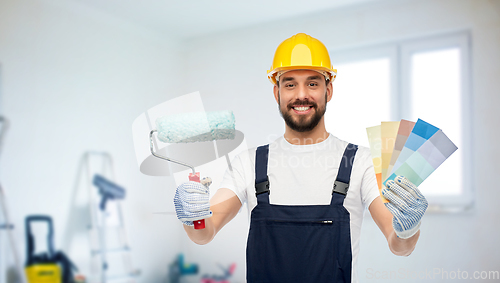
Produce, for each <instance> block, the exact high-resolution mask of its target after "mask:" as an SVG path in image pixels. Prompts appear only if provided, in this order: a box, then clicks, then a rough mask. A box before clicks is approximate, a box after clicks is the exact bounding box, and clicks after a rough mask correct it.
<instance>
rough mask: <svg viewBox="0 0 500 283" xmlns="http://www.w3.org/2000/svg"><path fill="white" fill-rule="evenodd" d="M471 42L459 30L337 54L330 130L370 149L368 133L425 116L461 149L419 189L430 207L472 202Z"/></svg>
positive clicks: (450, 207)
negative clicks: (390, 123)
mask: <svg viewBox="0 0 500 283" xmlns="http://www.w3.org/2000/svg"><path fill="white" fill-rule="evenodd" d="M469 42H470V40H469V34H468V33H467V32H460V33H453V34H447V35H442V36H432V37H427V38H419V39H412V40H401V41H397V42H390V43H386V44H379V45H376V46H366V47H359V48H350V49H349V50H337V51H335V50H331V51H330V53H331V55H332V62H333V64H334V67H336V68H337V69H338V75H337V80H336V81H335V83H334V84H333V99H332V101H331V102H330V103H329V105H328V108H327V113H326V116H325V119H326V126H327V130H328V131H329V132H331V133H334V134H335V135H336V136H338V137H339V138H341V139H344V140H347V141H350V142H354V143H357V144H360V145H363V146H368V140H367V137H366V133H365V131H364V129H365V128H367V127H371V126H375V125H377V124H380V122H381V121H398V120H400V119H407V120H412V121H416V120H417V119H418V118H420V119H423V120H425V121H427V122H429V123H431V124H433V125H435V126H437V127H439V128H441V129H442V130H443V132H444V133H445V134H446V135H447V136H448V137H449V138H450V139H451V140H452V141H453V142H454V143H455V144H456V145H457V146H458V150H457V151H456V152H455V153H454V154H453V155H452V156H451V157H450V158H449V160H447V161H445V162H444V163H443V164H442V165H441V166H440V167H439V168H438V169H437V170H436V171H435V172H434V173H432V174H431V175H430V176H429V177H428V178H427V179H426V180H425V181H424V183H422V184H421V185H420V186H419V188H420V189H421V190H422V192H423V193H424V194H425V196H426V198H427V199H428V200H429V204H430V210H433V209H435V210H455V209H464V208H466V207H468V206H469V205H470V204H472V202H473V199H472V184H471V180H470V176H471V174H470V172H471V170H472V168H473V167H472V164H471V141H470V137H471V136H472V135H471V125H472V122H471V118H472V115H471V103H470V100H471V91H470V62H469V60H470V59H469V58H470V50H469ZM346 120H348V121H349V122H348V123H345V121H346ZM353 129H356V130H353ZM358 129H359V130H358ZM465 172H469V173H468V174H465Z"/></svg>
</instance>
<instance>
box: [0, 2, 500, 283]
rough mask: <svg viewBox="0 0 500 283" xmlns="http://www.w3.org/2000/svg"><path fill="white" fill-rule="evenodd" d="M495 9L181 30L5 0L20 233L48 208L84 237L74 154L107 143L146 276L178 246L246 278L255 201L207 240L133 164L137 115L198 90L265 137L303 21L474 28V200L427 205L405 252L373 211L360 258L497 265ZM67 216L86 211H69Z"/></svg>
mask: <svg viewBox="0 0 500 283" xmlns="http://www.w3.org/2000/svg"><path fill="white" fill-rule="evenodd" d="M499 14H500V5H499V2H498V1H488V0H439V1H435V0H423V1H422V0H421V1H416V0H415V1H413V0H406V1H387V2H382V4H370V5H365V6H356V7H351V8H345V9H342V10H338V11H325V12H324V13H321V14H316V15H310V16H307V17H300V18H297V19H293V20H288V21H285V20H283V21H279V22H275V23H267V24H265V25H261V26H257V27H251V28H245V29H238V30H234V31H230V32H223V33H219V34H215V35H207V36H204V37H199V38H195V39H191V40H188V41H184V42H180V41H178V40H176V39H172V38H166V37H165V36H159V35H156V34H154V33H153V32H151V31H146V30H142V29H140V28H138V27H136V26H134V25H131V24H128V23H126V22H123V21H121V20H118V19H116V18H113V17H111V16H109V15H106V14H102V13H99V12H98V11H94V10H90V9H87V8H85V7H83V6H82V7H80V6H68V5H66V4H61V3H60V2H54V1H43V0H17V1H15V0H3V1H1V2H0V64H1V65H0V68H1V76H2V82H1V83H2V84H1V89H0V91H1V99H2V100H1V104H0V105H1V111H2V114H4V115H5V116H7V117H8V118H9V119H10V121H11V128H10V130H9V132H8V134H7V139H6V140H5V145H4V148H3V150H2V155H1V163H0V168H1V171H0V178H1V179H0V180H1V183H2V185H3V186H4V187H5V188H6V190H7V192H8V196H9V199H8V200H9V204H10V207H11V214H12V216H13V218H14V222H15V224H16V230H15V234H16V236H17V239H18V246H19V249H21V248H22V247H23V246H24V229H23V227H22V225H23V219H24V216H25V215H27V214H33V213H45V214H50V215H52V216H53V217H54V221H55V224H56V240H57V241H56V246H57V247H59V248H62V247H63V246H64V248H67V247H65V246H66V241H65V240H64V237H65V236H66V235H67V234H70V236H71V234H72V233H73V234H78V235H79V236H78V235H76V236H75V237H76V238H78V237H80V238H81V237H82V233H84V232H82V231H83V230H84V227H83V226H84V223H85V221H82V219H84V217H83V218H82V216H81V215H82V214H79V213H78V211H80V210H81V208H82V207H81V205H82V203H79V204H78V205H77V206H76V207H71V200H72V190H73V187H74V183H75V179H76V174H77V165H78V161H79V158H80V157H81V154H82V153H83V152H84V151H86V150H90V149H92V150H105V151H109V152H110V153H111V154H112V155H113V157H114V158H115V164H116V174H117V179H118V182H119V183H120V184H122V185H124V187H126V188H127V189H128V191H127V193H128V199H127V201H126V202H125V214H126V216H127V220H128V227H129V230H130V236H131V240H132V247H133V248H134V256H135V262H136V265H137V266H138V267H140V268H141V269H142V270H143V276H142V277H141V278H142V279H141V282H165V276H166V274H167V265H168V263H169V262H171V261H172V259H173V257H174V255H175V254H177V253H178V252H185V253H186V259H187V261H188V262H197V263H199V264H200V267H201V268H202V272H203V273H220V271H219V270H218V269H217V267H216V265H215V264H216V263H220V264H222V265H227V264H229V263H230V262H232V261H236V262H237V264H238V267H237V274H236V276H235V278H234V279H235V280H234V282H244V278H245V275H244V266H245V263H244V258H245V255H244V250H245V244H246V233H247V223H246V222H245V221H246V218H247V215H246V214H245V213H244V212H243V213H242V214H240V215H239V216H238V218H237V220H236V221H235V222H233V223H230V224H229V225H228V226H227V227H225V228H224V229H223V230H222V231H221V233H220V234H219V235H218V237H217V239H216V240H215V241H214V242H213V243H211V244H209V245H207V246H203V247H200V246H196V245H194V244H192V243H190V242H189V240H188V239H187V238H186V237H185V236H184V235H183V232H182V231H181V229H180V227H179V226H180V225H179V224H178V222H177V220H176V219H175V217H171V216H165V215H163V216H162V215H154V214H153V213H152V212H155V211H173V205H172V201H171V199H172V196H173V190H172V189H168V188H169V187H172V186H173V180H172V179H171V178H155V177H148V176H144V175H142V174H141V173H140V172H139V171H138V170H137V165H136V160H135V156H134V152H133V145H132V138H131V123H132V121H133V120H134V118H135V117H136V116H137V115H139V114H140V113H141V112H143V111H144V110H146V109H148V108H150V107H152V106H154V105H156V104H158V103H160V102H163V101H166V100H167V99H169V98H173V97H175V96H178V95H182V94H186V93H189V92H192V91H196V90H199V91H200V92H201V94H202V98H203V101H204V105H205V108H206V109H207V110H209V111H210V110H222V109H232V110H233V111H234V113H235V115H236V120H237V121H236V124H237V128H238V129H239V130H241V131H242V132H243V133H244V134H245V137H246V141H247V143H248V145H249V146H257V145H259V144H263V143H267V142H270V141H271V140H273V139H274V138H276V137H277V135H280V134H282V133H283V128H284V127H283V122H282V120H281V118H280V116H279V114H278V111H277V106H276V104H275V101H274V98H273V96H272V94H271V90H272V85H271V84H270V83H269V82H268V81H267V79H266V70H267V68H269V66H270V63H271V60H272V56H273V54H274V50H275V48H276V47H277V46H278V44H279V43H280V42H281V41H282V40H283V39H285V38H288V37H289V36H291V35H293V34H295V33H297V32H306V33H309V34H311V35H312V36H314V37H317V38H319V39H321V40H322V41H323V42H324V43H325V44H326V45H327V47H328V48H329V49H330V50H335V49H341V48H344V47H349V46H357V45H366V44H370V43H378V42H383V41H388V40H392V39H399V38H406V37H413V36H422V35H427V34H435V33H440V32H446V31H450V30H457V29H469V30H470V31H471V33H472V40H473V42H472V50H473V54H472V56H473V94H474V99H473V102H474V105H473V109H474V121H473V125H474V136H475V139H474V141H475V145H476V148H475V149H474V162H475V164H476V167H475V171H474V172H473V174H474V179H475V180H476V183H475V184H476V187H475V188H474V189H475V191H476V207H475V209H474V211H472V212H469V213H467V214H460V215H426V217H425V219H424V223H423V226H422V236H421V239H420V242H419V244H418V245H417V249H416V251H415V252H414V253H413V255H412V256H410V257H408V258H400V257H396V256H393V255H392V254H390V252H389V250H388V248H387V245H386V242H385V239H384V238H383V236H382V233H381V232H380V231H379V230H378V228H377V227H376V226H375V224H374V223H373V221H372V220H371V219H369V218H368V219H366V221H365V224H364V227H363V236H362V240H361V245H362V251H361V253H360V260H359V272H360V278H361V279H362V280H363V281H364V282H377V280H369V279H368V278H367V275H369V274H368V273H367V269H368V268H372V270H374V271H397V270H399V268H404V269H405V270H411V271H415V272H425V270H426V269H427V270H432V269H434V268H444V269H446V270H448V271H457V269H460V270H467V271H469V272H470V273H472V272H473V271H476V270H477V271H482V270H486V271H488V270H498V266H500V260H499V259H498V256H496V255H497V254H499V252H500V245H498V243H497V242H496V239H497V238H499V234H500V231H499V228H498V227H497V226H496V225H495V224H496V220H497V219H498V217H499V216H500V215H499V214H500V211H499V209H498V206H497V205H496V200H497V199H498V198H499V197H500V192H499V191H498V190H496V189H495V187H494V186H493V185H494V184H495V182H494V179H493V178H494V176H495V173H497V172H499V170H500V168H499V165H498V163H497V162H496V160H497V159H498V158H500V152H499V151H498V149H497V148H496V147H494V146H491V145H492V144H493V142H494V141H495V140H496V139H498V138H500V137H499V134H498V133H497V132H495V131H492V130H490V128H492V127H494V126H495V124H496V122H498V121H499V118H500V117H499V114H498V111H496V108H497V106H498V105H499V102H500V101H499V100H500V96H499V95H497V92H498V89H500V83H499V80H498V77H500V67H499V66H500V55H499V53H498V47H499V46H500V15H499ZM183 71H184V72H183ZM334 134H335V133H334ZM73 216H74V217H75V218H76V219H78V221H74V222H71V220H72V219H70V217H73ZM75 222H76V223H77V224H74V223H75ZM75 241H79V240H78V239H77V240H75ZM82 241H83V240H82ZM68 245H69V246H70V247H69V248H68V249H69V250H71V254H70V255H75V257H77V258H78V259H79V260H83V256H82V251H83V249H84V247H83V246H79V245H77V244H75V242H71V243H70V244H68ZM75 245H76V246H77V247H76V248H75ZM23 258H24V257H23ZM77 263H79V262H77ZM191 280H192V282H196V281H195V280H194V279H193V278H191ZM392 281H393V282H397V281H398V280H392ZM410 281H411V280H410ZM413 281H418V282H421V281H426V280H413ZM384 282H386V281H385V280H384Z"/></svg>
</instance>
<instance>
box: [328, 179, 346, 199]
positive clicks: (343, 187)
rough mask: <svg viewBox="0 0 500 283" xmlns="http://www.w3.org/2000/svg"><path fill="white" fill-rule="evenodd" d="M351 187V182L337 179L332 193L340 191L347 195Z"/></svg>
mask: <svg viewBox="0 0 500 283" xmlns="http://www.w3.org/2000/svg"><path fill="white" fill-rule="evenodd" d="M348 189H349V183H344V182H341V181H335V182H334V183H333V190H332V195H333V193H338V194H342V195H344V196H345V195H347V190H348Z"/></svg>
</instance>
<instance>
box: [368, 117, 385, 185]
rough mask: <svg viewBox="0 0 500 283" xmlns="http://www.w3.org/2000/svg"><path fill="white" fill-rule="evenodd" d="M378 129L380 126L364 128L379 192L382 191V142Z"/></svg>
mask: <svg viewBox="0 0 500 283" xmlns="http://www.w3.org/2000/svg"><path fill="white" fill-rule="evenodd" d="M380 128H381V127H380V125H378V126H374V127H370V128H366V134H367V135H368V143H369V144H370V153H371V156H372V162H373V169H375V176H376V178H377V184H378V189H379V191H381V190H382V151H381V149H382V140H381V130H380Z"/></svg>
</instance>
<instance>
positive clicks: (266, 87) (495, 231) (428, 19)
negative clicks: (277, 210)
mask: <svg viewBox="0 0 500 283" xmlns="http://www.w3.org/2000/svg"><path fill="white" fill-rule="evenodd" d="M463 29H465V30H470V31H471V33H472V50H473V51H472V57H473V70H472V74H473V96H474V97H473V103H474V105H473V110H474V115H473V116H474V120H473V128H474V142H475V145H476V148H475V149H474V153H473V156H474V164H475V165H476V166H475V171H474V172H473V174H474V177H473V179H474V180H475V187H474V190H475V192H476V202H475V203H476V207H475V209H474V210H473V211H471V212H468V213H465V214H459V215H432V214H429V215H426V217H425V219H424V222H423V224H422V236H421V239H420V241H419V243H418V245H417V248H416V250H415V251H414V253H413V254H412V255H411V256H410V257H408V258H401V257H396V256H394V255H392V254H391V253H390V251H389V249H388V248H387V244H386V241H385V238H384V237H383V234H382V233H381V232H380V230H379V229H378V228H377V227H376V225H375V224H374V222H373V220H371V219H370V218H369V217H368V218H367V219H366V220H365V223H364V227H363V236H362V240H361V245H362V248H361V249H362V251H361V253H360V259H359V276H360V279H361V280H362V282H363V281H364V282H378V280H374V279H370V277H371V276H372V275H373V274H374V272H375V271H379V272H384V271H387V272H390V271H395V272H398V271H399V270H400V268H403V270H406V271H411V272H417V273H419V275H420V273H422V272H425V271H426V270H428V271H431V272H434V268H444V270H445V271H449V272H457V271H458V269H460V270H461V271H464V270H465V271H468V272H469V274H470V275H471V276H472V275H473V272H474V271H490V270H496V271H498V266H500V259H499V258H498V256H497V255H498V254H499V252H500V245H499V244H498V242H497V240H496V239H498V238H499V236H500V229H499V228H498V226H497V225H496V224H495V223H496V221H497V220H496V219H498V217H499V216H500V210H499V209H498V205H496V202H497V201H496V200H497V199H499V197H500V192H499V190H497V189H496V188H495V184H496V182H495V181H494V176H495V174H496V173H497V172H499V171H500V168H499V165H498V162H497V160H498V158H500V152H499V151H498V148H497V147H495V146H494V141H495V140H497V139H498V138H500V136H499V134H498V132H497V131H493V130H492V128H493V127H495V125H496V124H497V123H498V121H500V116H499V114H498V111H496V108H497V107H498V105H500V96H499V95H498V89H500V80H498V77H499V75H500V67H499V66H500V55H499V52H498V50H499V46H500V2H499V1H486V0H440V1H388V2H383V3H378V4H370V5H365V6H356V7H351V8H346V9H342V10H338V11H329V12H324V13H322V14H317V15H311V16H308V17H300V18H297V19H294V20H288V21H280V22H275V23H267V24H265V25H262V26H258V27H252V28H247V29H238V30H234V31H231V32H224V33H220V34H216V35H207V36H205V37H203V38H195V39H193V40H191V41H189V42H187V46H188V47H189V50H188V73H193V74H200V73H201V74H203V75H200V76H196V78H195V79H194V80H193V81H192V83H191V84H190V87H191V89H192V90H200V91H201V92H202V94H205V95H206V96H207V98H206V99H205V104H206V105H208V106H209V107H213V108H218V109H232V110H233V111H234V113H235V116H236V120H237V127H238V128H240V129H241V130H242V131H243V132H244V133H245V135H246V139H247V142H248V144H249V146H251V147H253V146H257V145H260V144H264V143H267V142H269V141H270V140H272V139H274V138H275V137H276V135H279V134H282V133H283V122H282V119H281V118H280V117H279V114H278V111H277V106H276V104H275V101H274V98H273V96H272V92H271V90H272V85H271V84H270V83H269V82H268V81H267V79H266V70H267V68H269V66H270V64H271V61H272V57H273V55H274V50H275V48H276V47H277V46H278V44H279V43H280V42H281V41H282V40H284V39H285V38H288V37H289V36H291V35H293V34H296V33H297V32H305V33H308V34H310V35H312V36H314V37H316V38H319V39H320V40H321V41H323V42H324V43H325V44H326V45H327V47H328V48H329V49H330V50H335V49H342V48H345V47H349V46H358V45H368V44H372V43H373V44H375V43H380V42H385V41H390V40H394V39H402V38H408V37H417V36H425V35H433V34H439V33H445V32H448V31H456V30H463ZM340 71H341V70H340ZM339 95H341V94H339ZM334 100H335V98H334ZM334 100H333V101H334ZM443 115H445V114H443ZM378 122H380V121H378ZM376 123H377V121H374V124H376ZM359 130H364V129H359ZM334 134H335V133H334ZM221 234H222V235H224V236H223V237H229V236H228V235H231V234H234V236H235V237H236V236H237V232H234V231H230V230H229V229H228V230H225V231H222V232H221ZM245 240H246V239H240V238H236V239H235V241H237V245H238V247H239V248H238V249H237V253H234V254H233V255H232V256H231V255H229V256H228V254H224V255H223V257H225V258H227V257H232V258H235V259H238V260H240V261H239V262H238V264H240V266H241V265H242V264H244V261H242V256H241V255H240V254H239V252H240V250H241V247H244V245H245ZM227 246H228V244H227V243H217V244H216V245H214V246H213V247H212V249H213V251H216V250H222V249H224V248H225V247H227ZM192 252H193V253H194V252H195V250H194V249H193V250H192ZM215 259H216V260H219V261H220V260H222V259H223V258H221V257H219V256H217V255H215ZM202 260H204V261H206V259H205V258H203V259H202ZM228 260H229V258H228ZM370 270H371V271H370ZM378 274H379V275H381V274H382V273H378ZM424 275H425V273H424ZM239 276H241V274H240V273H239V274H238V280H239V281H242V280H243V278H244V277H239ZM410 277H411V276H410ZM436 278H438V277H436ZM439 278H440V277H439ZM379 281H381V282H382V281H383V282H386V280H382V279H381V280H379ZM398 281H400V280H392V281H389V282H398ZM411 281H418V282H424V281H427V280H425V279H423V280H410V281H409V282H411Z"/></svg>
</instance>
